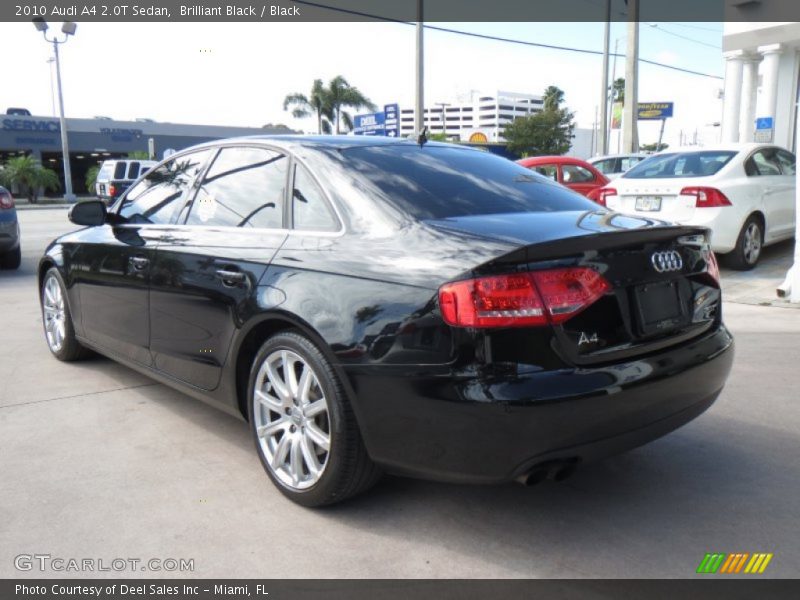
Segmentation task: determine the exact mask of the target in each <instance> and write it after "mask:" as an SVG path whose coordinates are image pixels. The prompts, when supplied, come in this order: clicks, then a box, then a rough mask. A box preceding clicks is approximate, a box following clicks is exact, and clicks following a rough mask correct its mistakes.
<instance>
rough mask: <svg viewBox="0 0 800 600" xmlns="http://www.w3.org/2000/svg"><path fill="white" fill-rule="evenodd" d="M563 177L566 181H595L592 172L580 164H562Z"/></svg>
mask: <svg viewBox="0 0 800 600" xmlns="http://www.w3.org/2000/svg"><path fill="white" fill-rule="evenodd" d="M561 177H562V178H563V179H564V183H589V182H591V181H594V175H592V172H591V171H589V170H587V169H585V168H583V167H581V166H580V165H561Z"/></svg>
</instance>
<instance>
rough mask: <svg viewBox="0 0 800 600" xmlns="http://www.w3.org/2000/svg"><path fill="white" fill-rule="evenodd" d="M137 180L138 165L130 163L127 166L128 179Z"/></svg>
mask: <svg viewBox="0 0 800 600" xmlns="http://www.w3.org/2000/svg"><path fill="white" fill-rule="evenodd" d="M138 178H139V163H138V162H132V163H130V164H129V165H128V179H138Z"/></svg>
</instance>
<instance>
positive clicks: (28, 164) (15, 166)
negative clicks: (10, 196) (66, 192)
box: [0, 155, 61, 204]
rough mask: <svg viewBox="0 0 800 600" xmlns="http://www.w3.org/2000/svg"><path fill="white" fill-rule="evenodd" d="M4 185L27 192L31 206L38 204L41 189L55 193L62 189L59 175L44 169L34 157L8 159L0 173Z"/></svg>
mask: <svg viewBox="0 0 800 600" xmlns="http://www.w3.org/2000/svg"><path fill="white" fill-rule="evenodd" d="M0 178H2V183H3V185H6V186H8V187H12V186H14V185H16V186H18V187H19V188H20V189H24V190H25V192H24V193H25V195H26V196H27V198H28V201H29V202H30V203H31V204H35V203H36V199H37V197H38V195H39V188H44V189H47V190H52V191H55V190H57V189H58V188H59V187H61V183H60V182H59V180H58V175H56V172H55V171H53V170H52V169H47V168H45V167H43V166H42V165H41V164H40V163H39V161H37V160H36V159H35V158H34V157H33V156H30V155H29V156H15V157H14V158H10V159H8V161H6V164H5V165H4V166H3V170H2V171H0Z"/></svg>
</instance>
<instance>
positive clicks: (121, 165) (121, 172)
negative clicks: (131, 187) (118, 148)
mask: <svg viewBox="0 0 800 600" xmlns="http://www.w3.org/2000/svg"><path fill="white" fill-rule="evenodd" d="M114 179H125V162H124V161H120V162H118V163H117V164H116V165H114Z"/></svg>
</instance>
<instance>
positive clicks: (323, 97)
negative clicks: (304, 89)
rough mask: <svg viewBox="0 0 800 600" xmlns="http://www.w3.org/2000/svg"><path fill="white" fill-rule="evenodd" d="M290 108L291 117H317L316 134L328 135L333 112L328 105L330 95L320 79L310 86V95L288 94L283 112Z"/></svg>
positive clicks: (329, 104)
mask: <svg viewBox="0 0 800 600" xmlns="http://www.w3.org/2000/svg"><path fill="white" fill-rule="evenodd" d="M289 107H293V108H292V116H293V117H294V118H296V119H304V118H305V117H309V116H311V115H312V114H313V115H315V116H316V117H317V133H330V132H331V122H333V119H334V117H333V110H332V108H331V103H330V93H329V91H328V89H327V88H326V87H325V85H324V84H323V83H322V80H321V79H315V80H314V84H313V85H312V86H311V93H310V94H309V95H308V96H306V95H305V94H299V93H295V94H289V95H288V96H286V98H284V99H283V110H289Z"/></svg>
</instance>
